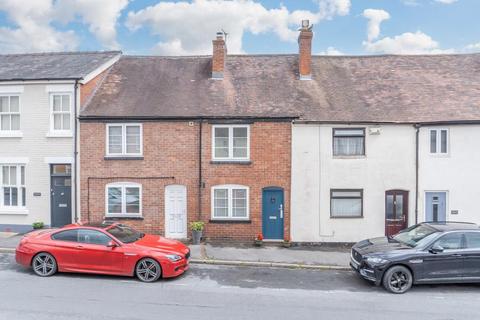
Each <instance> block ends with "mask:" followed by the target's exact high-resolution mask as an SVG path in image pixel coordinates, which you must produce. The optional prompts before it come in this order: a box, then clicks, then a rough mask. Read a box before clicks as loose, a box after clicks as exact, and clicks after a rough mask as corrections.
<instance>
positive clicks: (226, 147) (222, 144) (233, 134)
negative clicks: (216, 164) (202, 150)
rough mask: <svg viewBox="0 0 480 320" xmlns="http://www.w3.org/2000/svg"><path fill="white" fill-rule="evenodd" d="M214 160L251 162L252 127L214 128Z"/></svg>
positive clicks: (217, 126) (225, 126)
mask: <svg viewBox="0 0 480 320" xmlns="http://www.w3.org/2000/svg"><path fill="white" fill-rule="evenodd" d="M212 147H213V148H212V149H213V150H212V153H213V155H212V156H213V160H227V161H228V160H232V161H238V160H249V158H250V127H249V126H248V125H216V126H213V143H212Z"/></svg>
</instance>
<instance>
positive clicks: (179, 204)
mask: <svg viewBox="0 0 480 320" xmlns="http://www.w3.org/2000/svg"><path fill="white" fill-rule="evenodd" d="M165 236H166V237H167V238H177V239H182V238H186V237H187V187H185V186H182V185H177V184H175V185H169V186H167V187H166V188H165Z"/></svg>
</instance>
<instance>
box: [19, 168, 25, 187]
mask: <svg viewBox="0 0 480 320" xmlns="http://www.w3.org/2000/svg"><path fill="white" fill-rule="evenodd" d="M20 170H21V171H20V183H21V184H22V186H24V185H25V167H24V166H21V167H20Z"/></svg>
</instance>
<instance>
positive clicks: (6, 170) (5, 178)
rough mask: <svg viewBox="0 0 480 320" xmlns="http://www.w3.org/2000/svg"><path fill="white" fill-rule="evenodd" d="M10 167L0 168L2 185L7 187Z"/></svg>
mask: <svg viewBox="0 0 480 320" xmlns="http://www.w3.org/2000/svg"><path fill="white" fill-rule="evenodd" d="M9 168H10V167H9V166H3V167H2V177H3V181H2V183H3V185H5V186H8V185H9V184H10V183H9V182H10V179H9V178H10V169H9Z"/></svg>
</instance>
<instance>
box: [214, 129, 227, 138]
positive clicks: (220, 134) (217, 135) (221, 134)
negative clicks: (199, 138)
mask: <svg viewBox="0 0 480 320" xmlns="http://www.w3.org/2000/svg"><path fill="white" fill-rule="evenodd" d="M221 137H223V138H228V128H215V138H221Z"/></svg>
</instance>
